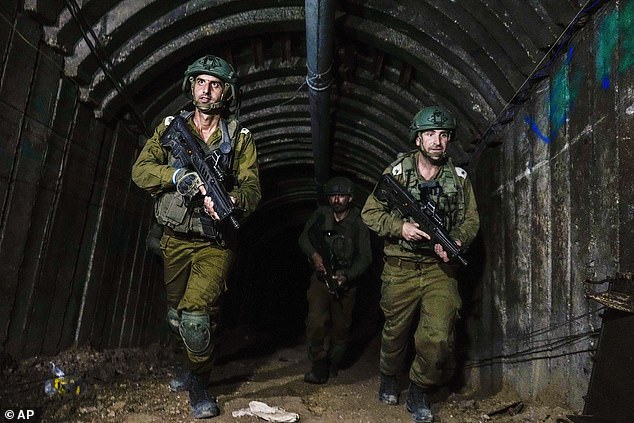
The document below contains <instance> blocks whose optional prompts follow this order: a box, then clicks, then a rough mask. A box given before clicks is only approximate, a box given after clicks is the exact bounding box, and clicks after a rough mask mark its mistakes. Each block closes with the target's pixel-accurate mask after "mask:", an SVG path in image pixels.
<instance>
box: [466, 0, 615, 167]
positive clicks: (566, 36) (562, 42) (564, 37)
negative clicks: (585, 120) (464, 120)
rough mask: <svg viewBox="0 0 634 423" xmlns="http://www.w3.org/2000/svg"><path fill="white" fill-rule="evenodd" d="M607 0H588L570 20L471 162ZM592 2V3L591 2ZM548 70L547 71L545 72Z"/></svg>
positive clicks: (489, 130) (493, 124) (480, 143)
mask: <svg viewBox="0 0 634 423" xmlns="http://www.w3.org/2000/svg"><path fill="white" fill-rule="evenodd" d="M606 1H607V0H587V1H586V4H585V5H584V7H582V8H581V10H580V11H579V12H577V14H576V15H575V17H574V18H573V19H572V20H571V21H570V23H569V24H568V26H566V28H565V29H564V31H563V32H562V33H561V35H560V36H559V37H558V38H557V40H556V41H555V42H554V43H553V45H552V46H551V47H550V49H549V50H548V51H547V52H546V54H544V56H543V57H542V59H541V60H540V61H539V63H538V64H537V65H536V66H535V67H534V68H533V70H532V71H531V73H530V74H529V76H528V77H527V78H526V79H525V80H524V82H523V83H522V85H520V87H519V88H518V89H517V90H516V91H515V94H513V96H512V97H511V99H510V100H509V101H507V102H506V104H505V105H504V107H503V108H502V110H501V111H500V112H499V113H498V114H497V115H496V117H495V119H494V120H493V122H491V124H489V126H488V127H487V129H486V130H485V131H484V132H483V134H482V136H481V137H480V138H479V140H478V145H477V147H476V149H475V150H474V151H473V152H472V153H471V154H470V160H469V161H470V162H473V161H474V160H477V158H478V157H479V156H480V154H481V153H482V151H483V150H484V149H485V148H486V147H487V144H486V142H485V139H486V138H488V137H489V136H490V135H491V134H492V133H493V132H495V128H497V127H499V126H500V125H502V124H503V123H506V122H507V121H508V120H511V119H513V116H514V115H515V110H514V109H515V108H516V107H517V106H518V105H519V104H516V103H519V102H518V101H517V100H518V98H520V96H523V95H525V94H526V92H527V91H528V90H529V89H530V88H531V87H532V85H533V83H534V82H536V81H538V80H540V79H543V78H545V77H546V76H547V74H548V72H547V71H548V70H549V68H550V67H551V66H552V64H553V63H554V60H555V59H556V58H557V57H558V55H559V53H560V52H561V50H562V49H563V48H564V47H565V46H567V45H568V42H569V41H570V38H572V35H573V33H574V32H575V31H576V30H577V29H578V28H576V25H577V23H578V22H579V21H580V20H581V19H582V18H583V17H585V16H586V15H587V14H589V13H590V12H591V11H592V10H593V9H596V8H597V6H598V5H599V3H604V2H606ZM590 3H592V4H590ZM593 13H594V12H593ZM546 58H549V59H548V62H547V63H546V64H544V65H542V64H543V63H544V61H545V60H546ZM545 70H546V72H544V71H545Z"/></svg>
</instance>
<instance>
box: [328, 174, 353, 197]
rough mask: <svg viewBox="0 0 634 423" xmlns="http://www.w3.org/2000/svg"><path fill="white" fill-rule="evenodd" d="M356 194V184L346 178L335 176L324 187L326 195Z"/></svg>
mask: <svg viewBox="0 0 634 423" xmlns="http://www.w3.org/2000/svg"><path fill="white" fill-rule="evenodd" d="M353 192H354V184H353V183H352V181H351V180H350V179H348V178H346V177H344V176H335V177H333V178H330V179H329V180H328V181H327V182H326V185H325V186H324V193H325V194H326V195H337V194H339V195H352V193H353Z"/></svg>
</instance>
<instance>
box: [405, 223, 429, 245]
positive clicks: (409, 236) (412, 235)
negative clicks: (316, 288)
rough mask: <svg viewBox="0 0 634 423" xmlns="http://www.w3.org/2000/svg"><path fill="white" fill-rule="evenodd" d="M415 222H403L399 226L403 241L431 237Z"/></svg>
mask: <svg viewBox="0 0 634 423" xmlns="http://www.w3.org/2000/svg"><path fill="white" fill-rule="evenodd" d="M418 226H419V225H418V223H416V222H403V227H402V228H401V235H402V236H403V239H404V240H405V241H420V240H422V239H423V238H425V239H431V237H430V236H429V235H428V234H427V233H426V232H424V231H422V230H420V229H419V227H418Z"/></svg>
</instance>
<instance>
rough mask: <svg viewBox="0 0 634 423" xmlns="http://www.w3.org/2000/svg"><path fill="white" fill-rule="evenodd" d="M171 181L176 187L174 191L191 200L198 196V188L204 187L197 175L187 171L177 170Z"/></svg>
mask: <svg viewBox="0 0 634 423" xmlns="http://www.w3.org/2000/svg"><path fill="white" fill-rule="evenodd" d="M172 180H173V181H174V185H176V190H177V191H178V192H179V193H180V194H181V195H183V196H184V197H187V198H192V197H193V196H194V195H196V194H198V192H199V191H200V187H201V186H203V185H204V184H203V181H202V179H200V176H198V173H196V172H194V171H192V170H188V169H177V170H176V172H174V176H173V177H172Z"/></svg>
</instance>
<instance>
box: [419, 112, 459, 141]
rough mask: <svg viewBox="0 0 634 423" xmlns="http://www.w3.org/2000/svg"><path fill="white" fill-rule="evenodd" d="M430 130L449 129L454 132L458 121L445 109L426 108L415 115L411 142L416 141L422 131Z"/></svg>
mask: <svg viewBox="0 0 634 423" xmlns="http://www.w3.org/2000/svg"><path fill="white" fill-rule="evenodd" d="M428 129H449V130H451V131H452V132H454V131H455V130H456V119H455V118H454V117H453V115H452V114H451V113H450V112H449V110H447V109H445V108H444V107H441V106H431V107H424V108H422V109H420V111H419V112H418V113H416V115H414V119H412V124H411V125H410V126H409V138H410V141H414V140H415V139H416V135H418V133H419V132H420V131H426V130H428Z"/></svg>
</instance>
